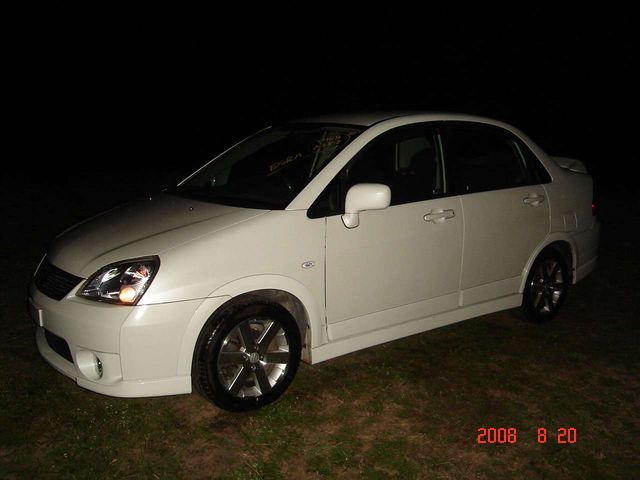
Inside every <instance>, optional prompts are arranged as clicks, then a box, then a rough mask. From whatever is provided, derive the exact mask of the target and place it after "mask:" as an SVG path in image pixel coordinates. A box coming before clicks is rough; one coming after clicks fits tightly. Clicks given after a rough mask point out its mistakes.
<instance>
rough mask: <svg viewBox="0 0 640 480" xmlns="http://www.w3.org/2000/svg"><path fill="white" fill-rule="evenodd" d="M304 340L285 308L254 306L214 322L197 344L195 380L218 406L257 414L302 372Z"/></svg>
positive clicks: (245, 306)
mask: <svg viewBox="0 0 640 480" xmlns="http://www.w3.org/2000/svg"><path fill="white" fill-rule="evenodd" d="M300 351H301V341H300V333H299V330H298V326H297V324H296V322H295V320H294V319H293V318H292V317H291V315H290V314H289V312H287V311H286V310H285V309H284V308H282V307H281V306H279V305H277V304H274V303H270V302H262V301H254V302H250V303H245V304H241V305H236V306H232V307H229V308H227V309H225V310H223V311H222V312H220V314H218V315H215V316H214V317H213V318H211V319H210V320H209V321H208V322H207V324H206V325H205V327H204V328H203V330H202V332H201V333H200V337H199V339H198V343H197V345H196V351H195V354H194V362H193V372H192V377H193V380H194V384H195V386H196V388H197V389H198V391H199V392H200V393H201V394H202V395H203V396H204V397H205V398H207V399H208V400H209V401H211V402H213V403H215V404H216V405H217V406H219V407H221V408H223V409H225V410H232V411H239V410H253V409H256V408H260V407H262V406H264V405H267V404H268V403H271V402H273V401H274V400H276V399H277V398H278V397H279V396H280V395H282V394H283V393H284V391H285V390H286V389H287V387H288V386H289V384H290V383H291V382H292V380H293V377H294V376H295V374H296V371H297V370H298V365H299V363H300Z"/></svg>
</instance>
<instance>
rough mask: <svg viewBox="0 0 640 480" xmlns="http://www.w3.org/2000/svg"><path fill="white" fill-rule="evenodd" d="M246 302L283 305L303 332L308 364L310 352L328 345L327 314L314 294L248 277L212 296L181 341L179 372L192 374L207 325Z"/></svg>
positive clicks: (293, 284) (287, 281)
mask: <svg viewBox="0 0 640 480" xmlns="http://www.w3.org/2000/svg"><path fill="white" fill-rule="evenodd" d="M247 298H252V299H258V300H260V299H262V300H265V301H269V302H273V303H276V304H278V305H281V306H282V307H283V308H284V309H285V310H287V312H289V314H290V315H291V316H292V317H293V319H294V320H295V321H296V324H297V325H298V329H299V330H300V340H301V343H302V360H303V361H306V362H309V361H310V358H311V357H310V355H311V348H312V347H315V346H318V345H321V344H322V343H326V341H327V339H326V329H324V328H323V327H324V322H323V321H322V320H323V318H324V313H323V312H322V311H321V310H320V308H319V307H320V306H319V305H318V302H317V301H316V300H315V298H314V296H313V294H312V293H311V292H310V291H309V290H308V289H307V288H306V287H305V286H304V285H302V284H301V283H300V282H298V281H296V280H294V279H292V278H289V277H283V276H280V275H258V276H252V277H245V278H242V279H238V280H235V281H233V282H230V283H228V284H226V285H223V286H222V287H220V288H218V289H217V290H215V291H214V292H212V293H211V294H210V295H209V298H207V299H206V300H205V301H204V302H203V303H202V304H201V306H200V307H199V308H198V311H197V312H196V314H195V315H194V316H193V317H192V319H191V321H190V323H189V326H188V328H187V331H186V332H185V336H184V338H183V341H182V348H181V354H180V359H179V365H178V371H179V372H188V373H190V372H191V365H192V361H193V354H194V349H195V346H196V343H197V340H198V336H199V335H200V332H201V331H202V328H203V327H204V325H205V323H206V322H207V321H208V320H209V318H211V317H212V316H213V315H215V314H216V313H217V312H219V311H220V310H221V309H222V308H226V307H228V306H230V305H233V304H235V303H239V302H243V301H246V300H247Z"/></svg>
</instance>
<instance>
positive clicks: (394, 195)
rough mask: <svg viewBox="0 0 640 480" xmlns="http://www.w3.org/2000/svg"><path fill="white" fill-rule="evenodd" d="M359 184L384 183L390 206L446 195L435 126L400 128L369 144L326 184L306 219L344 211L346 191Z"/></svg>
mask: <svg viewBox="0 0 640 480" xmlns="http://www.w3.org/2000/svg"><path fill="white" fill-rule="evenodd" d="M358 183H382V184H385V185H387V186H388V187H389V188H390V189H391V205H401V204H403V203H410V202H419V201H422V200H428V199H430V198H433V197H436V196H440V195H442V194H444V193H446V192H445V184H444V175H443V162H442V153H441V150H440V142H439V138H438V132H437V130H436V129H435V128H433V127H425V126H410V127H400V128H398V129H394V130H391V131H389V132H386V133H383V134H382V135H380V136H379V137H377V138H375V139H373V140H372V141H371V142H369V143H368V144H367V145H366V146H365V147H364V148H363V149H362V150H360V152H358V153H357V154H356V155H355V156H354V157H353V159H351V161H350V162H349V163H348V164H347V165H346V166H345V167H344V169H343V170H342V171H341V172H340V173H339V174H338V175H337V176H336V177H335V178H334V179H333V180H332V181H331V182H330V183H329V185H327V187H326V188H325V189H324V191H323V192H322V193H321V194H320V196H319V197H318V199H317V200H316V201H315V202H314V203H313V205H312V206H311V208H310V209H309V211H308V212H307V216H308V217H309V218H319V217H325V216H330V215H336V214H341V213H343V212H344V199H345V197H346V194H347V191H348V190H349V188H350V187H352V186H353V185H356V184H358Z"/></svg>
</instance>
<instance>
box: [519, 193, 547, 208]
mask: <svg viewBox="0 0 640 480" xmlns="http://www.w3.org/2000/svg"><path fill="white" fill-rule="evenodd" d="M522 201H523V202H524V204H525V205H531V206H532V207H537V206H538V205H540V204H541V203H542V202H544V195H535V194H534V195H529V196H528V197H524V199H522Z"/></svg>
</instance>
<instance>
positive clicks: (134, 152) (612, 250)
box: [0, 2, 640, 479]
mask: <svg viewBox="0 0 640 480" xmlns="http://www.w3.org/2000/svg"><path fill="white" fill-rule="evenodd" d="M269 8H270V6H268V5H263V8H257V7H254V6H252V5H251V4H248V3H247V4H238V5H237V9H236V10H235V11H226V10H224V9H222V8H221V7H218V6H215V7H214V6H212V7H211V8H210V9H207V10H204V9H203V10H196V9H195V8H192V7H189V8H186V7H185V8H184V9H180V10H179V11H178V8H177V7H176V6H175V5H173V6H170V7H168V8H167V9H166V10H163V11H160V9H159V8H157V7H155V6H154V7H153V8H151V7H150V6H146V7H142V6H140V7H139V11H137V12H134V11H133V10H134V9H133V8H132V7H131V6H126V7H125V6H120V7H118V6H112V5H111V4H101V5H99V6H98V5H95V6H93V7H92V8H87V7H81V6H80V5H79V4H76V5H74V4H70V3H54V2H50V3H47V4H46V5H42V6H38V5H36V4H32V3H24V4H23V5H22V6H21V7H20V8H14V9H12V10H11V11H7V12H5V14H4V15H3V20H2V23H3V32H4V33H3V37H4V40H3V49H2V50H3V54H2V60H1V65H2V80H3V82H2V83H3V85H4V86H3V103H2V111H3V118H4V122H3V133H4V134H3V152H2V160H1V163H0V219H1V221H2V234H1V235H0V239H1V241H0V248H1V251H2V255H0V283H1V284H2V285H3V288H1V289H0V343H1V344H2V348H0V478H10V479H13V478H156V479H157V478H220V479H223V478H224V479H267V478H269V479H275V478H311V479H319V478H402V479H409V478H451V479H453V478H460V479H466V478H474V479H476V478H477V479H489V478H502V477H506V478H551V477H554V478H611V479H615V478H634V477H635V476H637V472H638V471H640V463H639V460H638V459H640V450H639V449H638V440H640V419H639V417H638V412H639V411H640V404H639V403H638V399H639V398H640V383H639V382H638V375H637V372H638V371H639V369H638V367H639V366H640V348H639V343H638V342H639V339H640V328H639V324H638V318H640V302H639V301H638V299H639V298H640V295H638V294H637V284H638V281H639V280H640V274H639V273H638V272H639V271H640V254H639V253H638V252H639V242H638V237H637V232H638V231H640V228H639V227H640V201H638V194H640V189H639V188H638V174H637V172H638V168H637V164H638V162H639V161H640V159H639V156H638V148H637V143H638V138H639V135H638V120H637V118H636V117H637V116H638V107H639V101H638V100H639V95H638V86H639V85H640V75H639V74H638V72H639V71H640V69H639V68H638V64H639V62H638V61H639V58H638V32H637V15H634V14H632V13H631V11H626V10H622V9H618V10H616V9H615V8H614V7H613V6H611V7H609V6H607V5H601V6H600V9H605V8H610V11H607V12H606V13H605V12H603V11H600V10H596V9H593V10H586V9H581V8H583V7H578V6H576V7H575V8H574V9H573V10H571V11H568V9H567V11H561V10H560V8H559V7H558V6H557V5H556V6H551V5H542V4H536V6H525V5H522V6H519V7H518V8H516V7H513V6H509V7H507V6H504V7H500V8H498V7H493V8H491V9H489V8H488V7H485V6H477V7H474V9H473V11H467V7H466V6H463V5H462V4H460V5H458V6H455V5H454V6H451V7H442V6H434V5H431V4H424V5H421V6H417V5H414V6H413V7H409V6H408V5H400V4H398V5H395V4H391V5H386V6H384V7H381V6H378V7H376V6H374V4H361V5H359V6H357V7H354V8H357V10H358V12H359V13H358V15H357V16H351V17H349V16H348V15H347V11H348V7H347V6H345V5H342V6H340V7H338V6H330V5H326V4H305V5H301V6H298V7H295V8H294V7H289V8H290V11H287V12H284V11H279V12H278V11H275V10H274V11H269V12H265V11H263V10H264V9H269ZM283 8H287V7H284V6H283ZM629 8H630V7H629ZM368 10H372V11H373V12H372V14H371V15H370V14H369V13H368ZM463 11H466V13H465V14H463V13H462V12H463ZM384 110H402V111H405V110H410V111H445V112H461V113H471V114H478V115H483V116H488V117H493V118H497V119H499V120H503V121H506V122H507V123H510V124H513V125H515V126H516V127H518V128H520V129H521V130H522V131H524V132H525V133H526V134H528V135H529V136H530V137H531V138H533V139H534V140H535V141H536V142H538V143H539V144H540V145H541V146H542V147H543V149H545V150H546V151H547V152H548V153H550V154H552V155H557V156H567V157H575V158H578V159H581V160H583V161H584V162H585V164H586V165H587V166H588V168H589V171H590V173H591V174H592V175H593V177H594V182H595V186H596V202H597V203H598V208H599V213H598V216H599V218H600V220H601V222H602V234H601V242H600V253H599V254H600V257H599V261H598V267H597V269H596V270H595V271H594V273H593V274H591V275H590V276H589V277H587V279H585V280H584V281H583V282H580V283H579V284H578V285H576V286H575V287H572V290H571V292H570V295H569V297H568V301H567V303H566V304H565V306H564V310H563V313H562V314H561V315H560V316H559V318H558V319H556V320H554V321H552V322H549V323H548V324H544V325H532V324H528V323H526V322H522V321H520V320H519V319H518V318H517V317H516V316H514V314H513V313H512V312H509V311H506V312H498V313H496V314H491V315H486V316H483V317H479V318H477V319H474V320H470V321H467V322H462V323H459V324H455V325H452V326H449V327H444V328H440V329H436V330H433V331H430V332H425V333H423V334H420V335H415V336H412V337H409V338H407V339H404V340H402V341H396V342H391V343H389V344H384V345H381V346H377V347H372V348H369V349H366V350H363V351H361V352H357V353H354V354H351V355H346V356H343V357H340V358H337V359H332V360H329V361H327V362H324V363H321V364H319V365H314V366H309V365H303V366H302V367H301V369H300V371H299V372H298V374H297V377H296V381H295V382H294V384H293V385H292V387H291V389H290V390H288V392H287V394H286V395H285V396H284V397H283V398H282V399H281V400H279V401H278V402H276V403H275V404H273V405H272V406H269V407H268V408H266V409H264V410H261V411H258V412H255V413H251V414H243V415H234V414H231V413H228V412H224V411H222V410H219V409H216V408H215V407H213V406H212V405H210V404H208V403H207V402H205V401H204V400H203V399H202V398H201V397H199V396H198V395H196V394H193V395H182V396H174V397H162V398H152V399H117V398H111V397H105V396H101V395H98V394H94V393H92V392H89V391H87V390H84V389H81V388H79V387H77V386H76V385H75V384H74V382H72V381H70V380H69V379H67V378H66V377H63V376H62V375H60V374H58V373H56V372H55V371H54V370H53V369H52V368H51V367H50V366H49V365H47V364H46V363H45V362H44V361H43V360H42V359H41V358H40V356H39V354H38V351H37V349H36V346H35V342H34V340H33V335H34V331H35V327H34V325H33V324H32V323H31V321H30V320H29V317H28V314H27V312H26V299H27V291H26V288H27V285H28V283H29V281H30V277H31V275H32V274H33V271H34V269H35V267H36V265H37V264H38V261H39V260H40V258H42V255H43V253H44V251H45V250H46V248H47V244H48V243H49V242H50V241H51V240H52V239H53V238H54V236H55V235H56V234H58V233H60V232H61V231H63V230H64V229H65V228H67V227H69V226H71V225H72V224H75V223H77V222H79V221H81V220H84V219H85V218H87V217H90V216H92V215H95V214H97V213H99V212H101V211H104V210H107V209H110V208H112V207H114V206H117V205H120V204H123V203H125V202H128V201H131V200H134V199H137V198H142V197H144V196H148V195H149V194H153V193H154V192H157V191H159V190H161V189H162V188H164V187H167V186H170V185H175V184H176V183H177V182H178V181H180V180H181V179H183V178H184V177H185V176H186V175H187V174H189V173H190V172H192V171H193V170H195V169H196V168H198V167H199V166H201V165H202V164H203V163H205V162H206V161H208V160H209V159H211V158H212V157H213V156H215V155H216V154H218V153H220V152H221V151H222V150H223V149H225V148H227V147H229V146H230V145H232V144H234V143H235V142H237V141H238V140H240V139H242V138H244V137H245V136H247V135H249V134H251V133H253V132H255V131H256V130H258V129H261V128H263V127H266V126H268V125H272V124H276V123H279V122H282V121H286V120H291V119H296V118H301V117H306V116H311V115H316V114H323V113H333V112H351V111H384ZM480 427H514V428H515V427H517V429H518V442H517V444H514V445H478V444H477V442H476V435H477V431H478V428H480ZM539 427H545V428H548V429H549V432H555V431H557V429H558V428H560V427H572V428H576V429H577V432H578V440H577V442H576V443H575V444H573V445H559V444H558V443H557V442H556V437H555V436H553V435H552V434H551V433H550V437H549V438H550V440H549V442H548V443H547V444H544V445H543V444H541V443H540V442H539V441H538V442H536V434H537V428H539Z"/></svg>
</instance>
